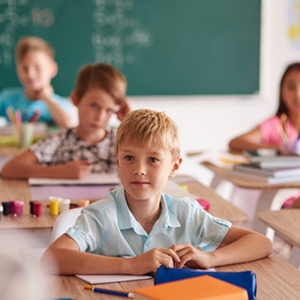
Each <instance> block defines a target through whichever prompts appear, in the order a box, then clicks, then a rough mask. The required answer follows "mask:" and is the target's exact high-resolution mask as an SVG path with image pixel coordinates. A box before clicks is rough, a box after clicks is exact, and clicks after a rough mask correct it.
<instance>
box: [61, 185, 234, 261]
mask: <svg viewBox="0 0 300 300" xmlns="http://www.w3.org/2000/svg"><path fill="white" fill-rule="evenodd" d="M230 227H231V223H230V222H228V221H225V220H221V219H219V218H216V217H213V216H212V215H210V214H209V213H208V212H206V211H205V210H204V209H203V208H202V207H201V205H199V203H198V202H197V201H195V200H194V199H190V198H186V197H176V196H170V195H168V194H162V197H161V213H160V216H159V218H158V220H157V221H156V223H155V224H154V226H153V228H152V230H151V232H150V233H149V234H148V233H147V232H146V231H145V230H144V229H143V227H142V226H141V224H140V223H139V222H138V221H137V220H136V219H135V217H134V215H133V214H132V212H131V211H130V209H129V207H128V205H127V201H126V198H125V190H124V187H120V188H118V189H116V190H114V191H112V192H110V194H109V196H108V198H107V199H104V200H99V201H97V202H94V203H93V204H91V205H89V206H87V207H86V208H84V209H83V210H82V211H81V215H80V216H79V217H78V218H77V220H76V224H75V226H74V227H72V228H70V229H69V230H68V231H67V232H66V234H67V235H68V236H70V237H71V238H72V239H74V240H75V241H76V242H77V244H78V245H79V248H80V251H83V252H91V253H95V254H100V255H106V256H114V257H117V256H131V257H132V256H136V255H140V254H142V253H145V252H147V251H149V250H151V249H153V248H168V247H170V246H172V245H175V244H179V243H188V244H190V245H192V246H194V247H200V248H201V249H202V250H203V251H205V252H209V251H212V250H214V249H216V248H217V247H218V246H219V245H220V243H221V242H222V240H223V239H224V237H225V236H226V234H227V231H228V230H229V228H230Z"/></svg>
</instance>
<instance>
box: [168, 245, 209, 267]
mask: <svg viewBox="0 0 300 300" xmlns="http://www.w3.org/2000/svg"><path fill="white" fill-rule="evenodd" d="M170 249H171V250H173V251H174V252H176V254H177V255H178V257H179V258H180V261H179V262H178V263H176V264H175V267H176V268H182V267H183V266H184V265H187V266H189V267H198V268H201V269H208V268H210V264H209V254H208V253H205V252H203V251H201V250H199V249H196V248H195V247H193V246H191V245H190V244H177V245H173V246H172V247H170Z"/></svg>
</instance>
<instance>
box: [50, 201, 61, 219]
mask: <svg viewBox="0 0 300 300" xmlns="http://www.w3.org/2000/svg"><path fill="white" fill-rule="evenodd" d="M59 202H60V201H58V200H50V202H49V204H50V214H51V215H52V216H57V215H58V214H59Z"/></svg>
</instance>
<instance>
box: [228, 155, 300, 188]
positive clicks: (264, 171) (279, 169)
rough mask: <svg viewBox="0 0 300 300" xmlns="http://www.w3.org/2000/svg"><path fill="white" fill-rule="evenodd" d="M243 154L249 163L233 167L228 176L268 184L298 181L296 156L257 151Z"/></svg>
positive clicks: (299, 167)
mask: <svg viewBox="0 0 300 300" xmlns="http://www.w3.org/2000/svg"><path fill="white" fill-rule="evenodd" d="M243 154H244V155H245V157H246V158H247V159H248V160H249V161H250V163H249V164H241V165H236V166H234V167H233V169H232V170H230V171H228V174H229V175H231V176H235V177H239V178H243V179H247V180H253V181H262V182H266V183H269V184H277V183H286V182H295V181H300V156H298V155H276V154H274V153H273V155H270V154H268V152H259V151H244V153H243Z"/></svg>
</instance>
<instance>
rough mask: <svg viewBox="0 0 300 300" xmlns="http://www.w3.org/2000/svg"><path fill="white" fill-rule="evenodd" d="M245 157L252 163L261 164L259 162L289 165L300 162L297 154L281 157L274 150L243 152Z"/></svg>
mask: <svg viewBox="0 0 300 300" xmlns="http://www.w3.org/2000/svg"><path fill="white" fill-rule="evenodd" d="M243 155H244V156H245V157H246V158H247V159H248V160H249V161H250V162H251V163H259V162H269V161H274V162H281V163H285V162H287V163H289V162H299V163H300V156H299V155H296V154H291V155H281V154H279V152H278V151H276V150H273V149H259V150H245V151H243Z"/></svg>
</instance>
